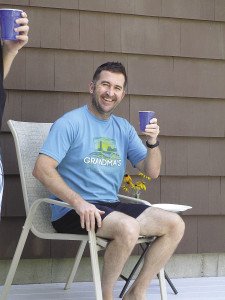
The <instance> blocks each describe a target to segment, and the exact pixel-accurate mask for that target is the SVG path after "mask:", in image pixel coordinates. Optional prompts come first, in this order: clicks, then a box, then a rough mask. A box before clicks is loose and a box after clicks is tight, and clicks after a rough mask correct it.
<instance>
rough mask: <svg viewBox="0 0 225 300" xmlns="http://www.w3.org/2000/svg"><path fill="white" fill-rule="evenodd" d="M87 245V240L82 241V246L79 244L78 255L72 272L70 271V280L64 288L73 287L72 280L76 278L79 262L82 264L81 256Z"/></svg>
mask: <svg viewBox="0 0 225 300" xmlns="http://www.w3.org/2000/svg"><path fill="white" fill-rule="evenodd" d="M86 245H87V241H82V242H81V243H80V246H79V249H78V251H77V255H76V258H75V262H74V265H73V268H72V270H71V273H70V275H69V277H68V280H67V283H66V285H65V287H64V290H68V289H70V287H71V284H72V282H73V280H74V277H75V275H76V273H77V269H78V267H79V264H80V261H81V258H82V255H83V253H84V249H85V247H86Z"/></svg>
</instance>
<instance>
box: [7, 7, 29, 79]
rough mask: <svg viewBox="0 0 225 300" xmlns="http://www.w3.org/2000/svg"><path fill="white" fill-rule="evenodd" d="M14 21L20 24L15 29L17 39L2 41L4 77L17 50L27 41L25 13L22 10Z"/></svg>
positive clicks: (27, 29) (27, 27)
mask: <svg viewBox="0 0 225 300" xmlns="http://www.w3.org/2000/svg"><path fill="white" fill-rule="evenodd" d="M16 23H18V24H20V26H19V27H17V28H16V29H15V31H16V32H17V33H18V35H17V41H8V40H5V41H3V65H4V78H6V76H7V75H8V73H9V70H10V68H11V65H12V62H13V60H14V58H15V57H16V55H17V53H18V51H19V50H20V49H21V48H22V47H23V46H24V45H26V43H27V42H28V31H29V26H28V19H27V14H26V13H25V12H23V13H22V17H21V18H20V19H17V20H16Z"/></svg>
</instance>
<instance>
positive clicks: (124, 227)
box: [96, 212, 140, 300]
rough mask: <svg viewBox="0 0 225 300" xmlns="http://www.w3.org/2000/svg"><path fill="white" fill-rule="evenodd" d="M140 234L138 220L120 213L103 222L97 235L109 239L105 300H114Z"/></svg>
mask: <svg viewBox="0 0 225 300" xmlns="http://www.w3.org/2000/svg"><path fill="white" fill-rule="evenodd" d="M139 234H140V225H139V223H138V222H137V220H136V219H134V218H132V217H129V216H127V215H125V214H123V213H120V212H112V213H111V214H109V215H108V216H107V217H106V218H105V219H104V220H103V222H102V227H101V228H99V229H98V231H97V233H96V235H97V236H99V237H104V238H109V239H112V241H111V242H110V243H109V245H108V247H107V249H106V251H105V255H104V264H103V271H102V293H103V299H104V300H113V287H114V285H115V282H116V281H117V279H118V277H119V275H120V274H121V272H122V269H123V267H124V264H125V262H126V261H127V259H128V257H129V256H130V254H131V252H132V250H133V248H134V246H135V245H136V242H137V239H138V237H139Z"/></svg>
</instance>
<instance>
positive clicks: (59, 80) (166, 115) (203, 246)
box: [0, 0, 225, 259]
mask: <svg viewBox="0 0 225 300" xmlns="http://www.w3.org/2000/svg"><path fill="white" fill-rule="evenodd" d="M0 6H1V7H16V8H20V9H23V10H24V11H26V12H27V13H28V16H29V20H30V34H29V36H30V39H29V43H28V45H27V46H26V47H25V48H24V49H22V50H21V51H20V54H19V55H18V56H17V58H16V60H15V62H14V63H13V67H12V69H11V73H10V74H9V76H8V78H7V79H6V81H5V88H6V90H7V103H6V109H5V114H4V120H3V127H2V132H1V144H2V151H3V159H4V166H5V191H4V202H3V211H2V220H1V224H0V239H1V241H4V243H0V259H9V258H11V257H12V255H13V253H14V251H15V247H16V244H17V241H18V238H19V234H20V232H21V228H22V224H23V222H24V216H25V211H24V206H23V200H22V191H21V185H20V179H19V174H18V166H17V161H16V155H15V149H14V143H13V139H12V136H11V134H10V132H9V128H8V127H7V124H6V121H7V120H8V119H14V120H22V121H34V122H52V121H54V120H55V119H56V118H58V117H59V116H60V115H62V114H63V113H64V112H66V111H69V110H71V109H73V108H76V107H79V106H82V105H83V104H84V103H86V102H87V101H89V95H88V83H89V82H90V81H91V78H92V74H93V72H94V70H95V69H96V67H97V66H98V65H100V64H101V63H103V62H105V61H108V60H114V61H117V60H118V61H121V62H123V63H124V65H125V66H126V69H127V73H128V88H127V96H126V98H125V100H124V101H123V102H122V103H121V105H120V106H119V108H118V109H117V114H119V115H121V116H124V117H126V118H127V119H128V120H129V121H130V122H131V123H132V124H133V125H134V126H135V128H136V129H137V130H138V110H154V111H156V113H157V117H158V121H159V124H160V148H161V151H162V157H163V163H162V170H161V175H160V177H159V178H158V179H157V180H154V181H151V183H150V184H149V185H148V189H147V192H144V193H143V194H142V196H143V198H144V199H147V200H149V201H150V202H152V203H158V202H162V203H180V204H186V205H191V206H192V207H193V209H192V210H189V211H187V212H186V213H184V215H183V218H184V220H185V223H186V232H185V236H184V238H183V240H182V242H181V244H180V245H179V247H178V249H177V251H176V253H177V254H198V253H199V254H202V253H220V252H224V249H225V247H224V246H225V243H224V230H223V229H224V228H225V138H224V137H225V99H224V95H225V84H224V80H225V61H224V59H225V1H224V0H189V1H185V0H171V1H167V0H129V1H128V0H123V1H120V0H104V1H103V0H91V1H87V0H80V1H78V0H64V1H60V0H49V1H48V0H30V1H29V0H11V1H10V0H9V1H1V3H0ZM139 133H140V132H139ZM141 138H143V140H144V136H141ZM128 172H129V173H130V174H132V175H135V174H136V173H135V171H134V170H132V169H131V167H130V166H128ZM29 239H30V242H29V243H28V244H27V246H26V248H25V251H24V253H23V258H40V259H41V258H60V257H73V256H74V247H72V245H71V242H68V243H66V245H65V242H63V243H62V242H55V241H54V242H49V241H43V240H40V239H38V238H35V237H33V236H30V237H29ZM72 244H73V243H72ZM73 246H74V244H73ZM75 248H76V246H75Z"/></svg>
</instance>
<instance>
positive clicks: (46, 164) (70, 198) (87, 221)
mask: <svg viewBox="0 0 225 300" xmlns="http://www.w3.org/2000/svg"><path fill="white" fill-rule="evenodd" d="M57 166H58V162H57V161H56V160H54V159H53V158H51V157H49V156H47V155H43V154H40V155H39V156H38V159H37V161H36V164H35V167H34V170H33V176H34V177H36V178H37V179H38V180H39V181H40V182H41V183H42V184H43V185H44V186H45V187H46V188H47V189H48V190H49V191H50V192H51V193H52V194H54V195H56V196H57V197H58V198H59V199H61V200H63V201H65V202H67V203H68V204H70V205H71V206H73V207H74V209H75V211H76V212H77V214H78V215H79V216H80V221H81V227H82V228H86V230H87V231H89V230H90V229H95V222H97V225H98V227H101V214H103V213H104V212H103V211H100V210H98V209H97V208H96V207H95V205H93V204H91V203H88V202H87V201H85V200H84V199H83V198H82V197H81V196H80V195H79V194H77V193H76V192H75V191H73V190H72V189H71V188H70V187H69V186H68V185H67V184H66V183H65V181H64V180H63V178H62V177H61V176H60V175H59V173H58V171H57V169H56V168H57Z"/></svg>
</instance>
